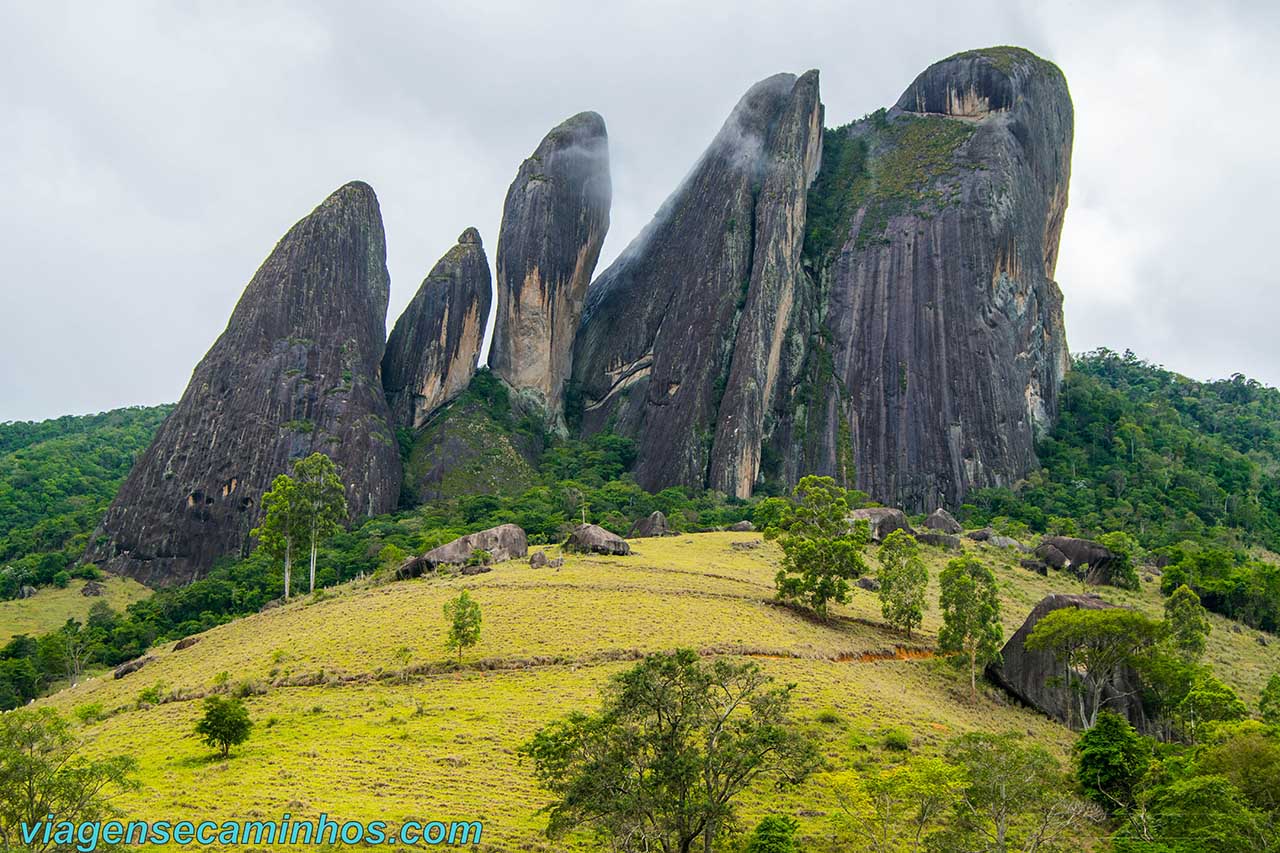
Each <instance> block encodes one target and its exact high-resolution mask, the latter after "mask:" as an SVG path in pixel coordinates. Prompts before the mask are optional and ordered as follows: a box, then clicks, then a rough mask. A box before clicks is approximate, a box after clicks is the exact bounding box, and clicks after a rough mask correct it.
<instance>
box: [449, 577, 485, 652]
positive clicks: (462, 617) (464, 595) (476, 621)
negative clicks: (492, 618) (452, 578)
mask: <svg viewBox="0 0 1280 853" xmlns="http://www.w3.org/2000/svg"><path fill="white" fill-rule="evenodd" d="M444 618H445V621H447V622H448V623H449V635H448V638H447V639H446V640H445V648H446V649H447V650H449V651H455V650H456V651H457V652H458V663H459V664H461V663H462V652H463V651H464V650H465V649H469V648H471V647H472V646H474V645H475V644H476V643H478V642H480V622H481V615H480V603H479V602H478V601H476V600H475V599H474V598H472V597H471V594H470V593H469V592H467V591H466V590H465V589H464V590H463V591H462V592H461V593H459V594H458V597H457V598H455V599H453V600H452V601H446V602H445V604H444Z"/></svg>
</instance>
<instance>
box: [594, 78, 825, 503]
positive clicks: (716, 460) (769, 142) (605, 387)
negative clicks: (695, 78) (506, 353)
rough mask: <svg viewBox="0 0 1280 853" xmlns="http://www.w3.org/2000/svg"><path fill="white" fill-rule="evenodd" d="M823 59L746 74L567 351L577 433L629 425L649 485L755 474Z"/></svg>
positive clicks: (798, 238)
mask: <svg viewBox="0 0 1280 853" xmlns="http://www.w3.org/2000/svg"><path fill="white" fill-rule="evenodd" d="M821 129H822V105H821V103H820V101H819V97H818V73H817V72H816V71H810V72H808V73H806V74H804V75H803V76H801V77H796V76H795V75H792V74H778V75H775V76H773V77H770V78H768V79H766V80H763V81H761V82H760V83H757V84H756V85H755V86H753V87H752V88H751V89H750V90H749V91H748V92H747V94H746V95H744V96H743V98H742V99H741V101H739V103H738V105H737V106H736V107H735V108H734V110H733V112H732V114H731V115H730V116H729V118H728V120H727V121H726V122H725V124H724V126H723V127H722V128H721V130H720V132H719V133H718V134H717V135H716V137H715V139H714V140H713V141H712V143H711V146H710V147H709V148H708V149H707V151H706V152H705V153H704V154H703V156H702V158H701V159H700V160H699V162H698V164H697V165H696V166H695V167H694V170H693V172H692V173H691V174H690V175H689V176H688V178H686V180H685V182H684V184H683V185H682V186H681V187H680V188H679V189H677V190H676V192H675V193H674V194H673V195H672V196H671V197H670V198H669V199H668V200H667V202H666V203H665V204H664V205H663V207H662V208H661V210H659V211H658V214H657V216H656V217H655V218H654V220H653V222H651V223H650V224H649V225H648V226H647V227H646V228H645V230H644V231H643V232H642V233H641V234H640V236H639V237H637V238H636V240H635V241H634V242H633V243H632V244H631V245H630V246H629V247H628V248H627V249H626V250H625V251H624V252H623V254H622V255H621V256H620V257H619V258H618V260H617V261H616V262H615V263H614V264H613V265H612V266H610V267H609V269H607V270H606V271H605V272H604V273H602V274H601V276H600V277H599V279H598V280H597V281H596V282H595V283H594V284H593V285H592V288H591V291H590V293H589V294H588V297H587V307H586V310H585V312H584V316H583V321H582V327H581V328H580V330H579V333H578V341H577V347H576V350H575V354H574V381H575V385H576V386H577V388H578V390H579V391H580V394H581V404H582V410H581V412H574V413H572V414H573V415H574V416H575V417H574V419H575V420H576V419H577V418H578V417H580V419H581V423H582V427H583V429H584V431H586V432H588V433H591V432H596V431H599V430H602V429H606V428H611V429H614V430H615V431H617V432H619V433H621V434H623V435H628V436H631V437H634V438H635V439H636V441H637V447H638V461H637V463H636V468H635V475H636V479H637V481H638V482H639V483H640V484H641V485H642V486H644V487H645V488H648V489H653V490H657V489H660V488H664V487H666V486H670V485H676V484H680V485H688V486H708V485H710V486H712V487H714V488H718V489H722V490H724V491H728V492H731V493H734V494H738V495H747V494H750V491H751V487H752V486H753V484H754V483H755V480H756V477H757V473H758V469H759V465H760V456H761V441H762V438H763V436H764V424H763V421H764V418H765V416H766V413H767V412H768V411H769V409H770V407H771V406H772V405H773V402H774V396H775V392H776V388H777V386H778V385H779V378H780V376H781V375H782V374H783V370H782V367H781V365H782V362H784V361H785V360H786V359H787V358H788V353H787V352H786V351H785V350H786V344H787V330H788V328H789V325H790V320H791V314H792V313H793V311H794V310H795V305H796V304H797V302H799V301H800V299H801V298H802V297H803V294H800V293H798V291H800V290H802V289H803V287H804V280H803V274H802V270H801V266H800V261H801V248H802V245H803V239H804V222H805V204H806V190H807V188H808V186H809V183H810V181H811V180H812V178H813V176H814V174H815V173H816V172H817V169H818V164H819V160H820V157H821V139H822V133H821Z"/></svg>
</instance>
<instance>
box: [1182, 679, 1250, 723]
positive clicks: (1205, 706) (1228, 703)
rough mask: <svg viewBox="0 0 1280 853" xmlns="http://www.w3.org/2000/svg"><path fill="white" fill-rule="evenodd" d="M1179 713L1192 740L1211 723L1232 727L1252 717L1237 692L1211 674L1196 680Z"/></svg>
mask: <svg viewBox="0 0 1280 853" xmlns="http://www.w3.org/2000/svg"><path fill="white" fill-rule="evenodd" d="M1178 710H1179V713H1180V715H1181V717H1182V720H1183V723H1184V725H1185V726H1186V728H1187V732H1188V734H1189V735H1190V736H1191V737H1192V738H1195V737H1196V736H1197V733H1198V732H1199V731H1200V729H1201V727H1202V726H1204V725H1206V724H1208V723H1230V722H1235V721H1237V720H1243V719H1244V718H1245V717H1247V716H1249V709H1248V708H1247V707H1246V706H1245V704H1244V701H1243V700H1241V699H1240V697H1239V696H1237V695H1236V692H1235V691H1234V690H1232V689H1231V687H1230V686H1229V685H1227V684H1224V683H1223V682H1222V681H1221V680H1220V679H1218V678H1217V677H1215V676H1214V675H1213V674H1212V673H1207V672H1206V673H1203V674H1201V676H1200V677H1199V678H1197V679H1196V681H1195V683H1194V684H1193V685H1192V686H1191V690H1190V691H1189V692H1188V693H1187V696H1186V698H1185V699H1183V700H1182V704H1181V705H1180V706H1179V708H1178Z"/></svg>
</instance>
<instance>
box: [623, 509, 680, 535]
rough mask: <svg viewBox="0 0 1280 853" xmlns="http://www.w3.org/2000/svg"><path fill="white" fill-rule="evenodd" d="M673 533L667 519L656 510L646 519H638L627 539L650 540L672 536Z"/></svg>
mask: <svg viewBox="0 0 1280 853" xmlns="http://www.w3.org/2000/svg"><path fill="white" fill-rule="evenodd" d="M671 533H672V531H671V527H670V525H668V524H667V517H666V516H665V515H663V514H662V511H661V510H656V509H655V510H654V511H653V512H651V513H649V515H647V516H646V517H644V518H637V519H636V523H635V524H633V525H631V532H630V533H628V534H627V538H628V539H648V538H652V537H654V536H670V535H671Z"/></svg>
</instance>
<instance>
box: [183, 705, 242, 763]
mask: <svg viewBox="0 0 1280 853" xmlns="http://www.w3.org/2000/svg"><path fill="white" fill-rule="evenodd" d="M252 728H253V721H252V720H250V719H249V711H248V709H247V708H245V706H244V702H242V701H240V700H239V699H228V698H226V697H225V696H218V695H214V696H209V697H207V698H206V699H205V700H204V715H203V716H201V717H200V720H199V721H198V722H197V723H196V735H198V736H199V737H200V739H201V740H202V741H203V742H204V744H205V745H206V746H210V747H213V748H214V749H216V750H218V753H219V754H220V755H221V756H222V757H223V758H226V757H227V755H228V753H230V752H231V747H233V746H238V745H239V744H242V743H244V742H245V741H246V740H248V739H249V731H250V730H251V729H252Z"/></svg>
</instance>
